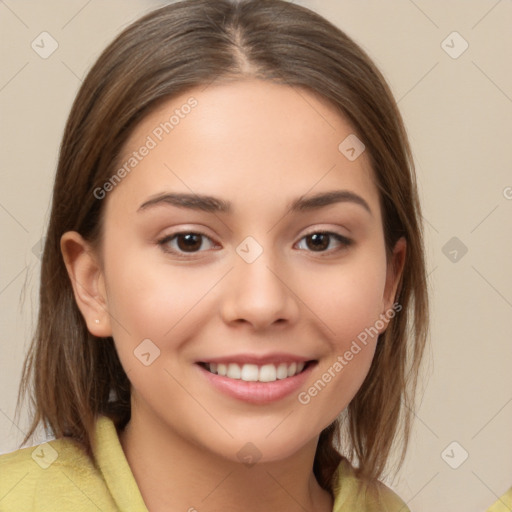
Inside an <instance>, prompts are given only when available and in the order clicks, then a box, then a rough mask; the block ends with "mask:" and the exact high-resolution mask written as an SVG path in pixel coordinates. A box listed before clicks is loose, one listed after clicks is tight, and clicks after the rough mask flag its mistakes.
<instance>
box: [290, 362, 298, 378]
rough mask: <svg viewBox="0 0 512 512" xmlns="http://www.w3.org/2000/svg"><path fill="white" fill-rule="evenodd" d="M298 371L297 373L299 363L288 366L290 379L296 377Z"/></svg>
mask: <svg viewBox="0 0 512 512" xmlns="http://www.w3.org/2000/svg"><path fill="white" fill-rule="evenodd" d="M296 371H297V363H292V364H291V365H290V366H288V377H291V376H292V375H295V372H296Z"/></svg>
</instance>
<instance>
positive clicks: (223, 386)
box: [196, 363, 316, 404]
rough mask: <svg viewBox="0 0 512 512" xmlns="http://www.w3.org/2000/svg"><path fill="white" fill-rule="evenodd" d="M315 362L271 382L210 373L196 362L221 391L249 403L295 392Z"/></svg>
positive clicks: (278, 398) (256, 402) (261, 401)
mask: <svg viewBox="0 0 512 512" xmlns="http://www.w3.org/2000/svg"><path fill="white" fill-rule="evenodd" d="M315 365H316V363H309V365H308V367H307V368H306V369H305V370H303V371H302V372H301V373H299V374H297V375H294V376H293V377H287V378H286V379H281V380H276V381H273V382H246V381H244V380H241V379H230V378H229V377H223V376H221V375H217V374H216V373H211V372H209V371H208V370H206V369H205V368H203V367H202V366H201V365H199V364H196V366H197V367H198V368H199V370H200V371H201V373H202V374H203V375H204V376H205V377H206V378H207V379H208V381H209V382H210V384H212V385H213V386H214V387H215V388H216V389H218V390H219V391H221V392H222V393H224V394H226V395H228V396H230V397H232V398H236V399H238V400H242V401H244V402H248V403H251V404H268V403H271V402H276V401H277V400H281V399H282V398H285V397H286V396H288V395H291V394H292V393H293V392H296V391H297V390H298V389H300V387H301V386H302V385H303V384H304V382H305V381H306V380H307V378H308V377H309V375H310V374H311V371H312V370H313V367H314V366H315Z"/></svg>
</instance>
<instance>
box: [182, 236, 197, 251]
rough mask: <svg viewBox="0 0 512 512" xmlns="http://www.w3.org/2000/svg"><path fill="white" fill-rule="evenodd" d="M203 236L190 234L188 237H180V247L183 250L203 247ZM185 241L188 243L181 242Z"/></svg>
mask: <svg viewBox="0 0 512 512" xmlns="http://www.w3.org/2000/svg"><path fill="white" fill-rule="evenodd" d="M200 236H201V235H198V234H196V233H188V234H186V235H180V236H179V237H178V246H179V248H180V249H181V250H185V251H186V250H194V249H199V248H200V247H201V239H200ZM183 240H185V241H186V243H185V244H182V243H180V242H181V241H183Z"/></svg>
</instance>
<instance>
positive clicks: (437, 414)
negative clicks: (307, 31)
mask: <svg viewBox="0 0 512 512" xmlns="http://www.w3.org/2000/svg"><path fill="white" fill-rule="evenodd" d="M163 3H164V2H156V1H155V2H152V1H149V0H129V1H126V0H115V1H109V2H106V1H99V0H89V1H86V0H72V1H70V0H67V1H61V2H58V1H56V0H52V1H48V0H47V1H45V2H36V1H23V2H21V1H20V2H15V1H13V0H6V1H3V2H0V21H1V27H0V29H1V33H2V41H1V48H2V61H3V64H2V67H1V75H0V108H1V119H2V123H1V135H2V137H1V140H2V142H1V143H2V147H1V152H0V155H1V173H2V174H1V188H0V225H1V230H2V232H1V233H2V238H1V240H2V244H1V254H0V265H1V267H0V268H1V273H0V311H1V329H2V331H1V343H0V346H1V350H2V357H1V361H0V388H1V389H2V393H1V398H0V432H1V434H2V435H1V441H0V452H8V451H11V450H14V449H15V448H16V447H17V443H18V442H19V441H20V440H21V438H22V432H23V430H24V429H25V428H26V418H23V419H22V421H20V422H18V424H17V425H16V424H15V423H14V422H13V420H14V410H15V401H16V393H17V386H18V381H19V377H20V371H21V365H22V359H23V356H24V354H25V352H26V349H27V346H28V341H29V338H30V335H31V333H32V330H33V327H34V322H35V317H36V311H37V286H38V278H39V264H40V261H39V258H38V255H37V248H38V243H39V241H40V239H41V237H42V234H43V232H44V227H45V225H46V222H47V220H48V208H49V201H50V194H51V186H52V180H53V176H54V172H55V165H56V160H57V154H58V148H59V144H60V139H61V136H62V130H63V127H64V123H65V120H66V117H67V115H68V112H69V109H70V106H71V102H72V100H73V98H74V96H75V94H76V92H77V89H78V87H79V85H80V82H81V80H82V79H83V77H84V75H85V73H86V71H87V70H88V69H89V67H90V66H91V65H92V63H93V62H94V60H95V59H96V57H97V56H98V54H99V52H100V51H101V50H102V49H103V48H104V47H105V46H106V44H107V43H108V42H110V41H111V40H112V39H113V38H114V37H115V35H116V34H117V33H119V31H120V30H121V29H122V28H123V27H125V26H126V25H127V24H129V23H130V22H131V21H133V20H134V19H136V18H137V17H139V16H141V15H142V14H144V13H145V12H147V11H150V10H152V9H153V8H155V7H157V6H160V5H163ZM297 3H300V4H302V5H306V6H308V7H310V8H312V9H313V10H316V11H317V12H319V13H320V14H322V15H324V16H325V17H327V18H328V19H329V20H331V21H332V22H334V23H335V24H337V25H338V26H339V27H340V28H342V29H343V30H345V31H346V32H347V33H348V34H349V35H350V36H352V37H353V38H354V39H355V40H356V41H357V42H358V43H359V44H361V45H362V46H363V48H365V49H366V50H367V51H368V52H369V54H370V55H371V56H372V57H373V58H374V60H375V61H376V63H377V65H378V66H380V68H381V70H382V71H383V73H384V75H385V76H386V78H387V79H388V81H389V83H390V85H391V87H392V89H393V92H394V94H395V96H396V98H397V99H398V100H399V106H400V108H401V111H402V113H403V115H404V118H405V122H406V125H407V128H408V131H409V134H410V138H411V143H412V145H413V151H414V155H415V159H416V163H417V172H418V179H419V186H420V192H421V196H422V199H423V207H424V216H425V222H426V232H427V243H428V269H429V272H430V274H429V275H430V285H431V290H432V302H433V308H432V313H433V318H432V331H431V350H430V353H431V355H430V366H429V370H428V372H427V373H428V376H429V378H428V381H426V384H425V385H424V389H425V391H424V393H423V400H422V402H421V404H420V405H419V406H418V408H417V410H416V416H417V421H416V425H415V430H414V436H413V442H412V445H411V449H410V451H409V453H408V457H407V459H406V463H405V465H404V466H403V468H402V470H401V471H400V473H399V474H398V476H397V477H396V478H395V479H394V480H393V481H389V483H390V485H392V486H393V487H394V488H395V489H396V490H397V492H398V493H399V494H400V495H401V496H402V498H403V499H404V500H405V501H407V503H408V505H409V506H410V508H411V509H412V510H413V511H415V512H426V511H432V510H436V512H443V511H450V512H456V511H464V512H472V511H475V512H476V511H482V510H484V509H485V508H486V507H487V506H488V505H490V504H491V503H492V502H494V501H495V500H496V498H497V496H498V495H500V494H501V493H503V492H504V491H505V489H506V488H507V487H508V486H510V485H512V434H511V432H512V428H511V427H512V371H511V368H512V343H511V341H512V322H511V318H512V270H511V266H512V258H511V255H512V166H511V163H512V152H511V146H512V70H511V64H510V63H511V58H510V56H511V55H512V30H511V27H512V2H511V1H510V0H501V1H496V0H489V1H487V0H478V1H476V0H475V1H468V0H460V1H449V2H447V1H441V0H439V1H425V0H416V1H414V2H413V1H412V0H393V1H388V2H379V1H377V0H373V1H370V0H366V1H356V0H338V1H335V0H323V1H320V0H317V1H315V0H303V1H300V2H297ZM43 31H47V32H49V33H50V34H51V36H52V37H53V38H54V39H55V40H56V41H57V42H58V49H57V50H56V51H55V52H54V53H53V54H52V55H51V56H50V57H49V58H47V59H43V58H41V57H40V56H39V55H38V54H37V53H36V52H35V51H34V50H33V49H32V47H31V43H32V41H33V40H34V39H36V37H37V36H38V35H39V34H40V33H41V32H43ZM454 31H457V32H458V33H459V34H460V36H461V37H462V38H463V39H460V38H458V36H453V35H451V36H450V37H448V36H449V35H450V34H451V33H452V32H454ZM447 37H448V39H447ZM444 40H446V42H445V43H444V44H442V42H443V41H444ZM464 41H466V42H467V43H468V44H469V46H468V48H467V50H466V51H465V52H464V53H462V54H461V55H459V56H457V58H453V56H456V55H457V54H458V53H459V52H460V51H461V50H462V49H463V48H464V44H465V43H464ZM447 45H448V48H447ZM449 47H451V48H449ZM444 48H446V49H447V50H448V51H450V52H451V53H452V56H450V55H449V54H448V53H447V52H446V51H445V49H444ZM452 237H457V239H458V241H455V244H456V245H453V246H451V245H448V246H447V247H445V244H447V242H448V241H449V240H450V239H452ZM452 243H453V242H452ZM461 243H463V244H464V245H465V246H466V247H467V253H466V254H464V255H462V251H461V245H460V244H461ZM457 244H458V245H457ZM443 248H444V252H443ZM454 250H455V251H457V252H456V253H454V252H453V251H454ZM445 253H446V255H445ZM455 256H457V261H452V260H451V259H453V258H454V257H455ZM454 441H456V442H457V443H458V445H451V446H450V444H451V443H452V442H454ZM447 447H448V449H447V450H446V451H445V449H446V448H447ZM466 452H467V454H468V458H467V460H465V462H464V463H463V464H461V465H460V466H459V467H458V468H457V469H453V468H452V467H450V466H449V465H448V463H447V462H446V461H448V462H450V463H451V464H452V465H453V466H457V464H460V462H461V460H462V459H463V457H464V456H465V453H466ZM443 454H444V455H443Z"/></svg>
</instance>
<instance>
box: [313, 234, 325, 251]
mask: <svg viewBox="0 0 512 512" xmlns="http://www.w3.org/2000/svg"><path fill="white" fill-rule="evenodd" d="M320 237H323V241H322V240H321V239H320ZM327 238H328V237H327V236H326V235H325V234H324V233H315V234H313V235H310V239H311V240H312V241H313V248H316V249H319V248H320V249H326V248H327V247H328V246H329V242H328V240H327ZM317 242H320V243H317ZM326 242H327V243H326Z"/></svg>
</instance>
